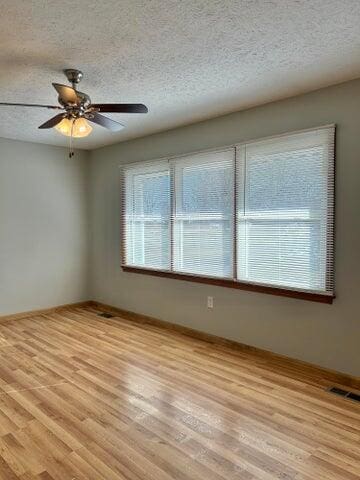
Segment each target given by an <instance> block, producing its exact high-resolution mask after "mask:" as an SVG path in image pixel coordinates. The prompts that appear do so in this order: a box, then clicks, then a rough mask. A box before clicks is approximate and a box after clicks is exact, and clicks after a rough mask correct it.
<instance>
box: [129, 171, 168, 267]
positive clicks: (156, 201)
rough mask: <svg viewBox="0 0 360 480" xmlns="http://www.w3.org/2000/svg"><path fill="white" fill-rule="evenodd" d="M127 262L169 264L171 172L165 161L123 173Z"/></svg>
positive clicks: (152, 264)
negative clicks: (161, 163) (163, 163)
mask: <svg viewBox="0 0 360 480" xmlns="http://www.w3.org/2000/svg"><path fill="white" fill-rule="evenodd" d="M125 189H126V190H125V191H126V202H125V204H126V222H125V228H126V245H125V252H126V255H125V261H126V264H127V265H136V266H143V267H150V268H157V269H169V267H170V176H169V169H168V166H167V165H152V166H149V165H146V166H143V167H142V168H141V167H140V166H139V167H138V168H137V169H136V168H129V170H128V171H127V172H126V173H125Z"/></svg>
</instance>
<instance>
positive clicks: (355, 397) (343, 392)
mask: <svg viewBox="0 0 360 480" xmlns="http://www.w3.org/2000/svg"><path fill="white" fill-rule="evenodd" d="M327 390H328V392H330V393H334V394H335V395H339V396H340V397H344V398H350V400H353V401H355V402H360V395H359V394H358V393H355V392H350V391H349V390H344V389H342V388H339V387H330V388H328V389H327Z"/></svg>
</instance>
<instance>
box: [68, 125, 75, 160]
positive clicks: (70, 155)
mask: <svg viewBox="0 0 360 480" xmlns="http://www.w3.org/2000/svg"><path fill="white" fill-rule="evenodd" d="M74 123H75V120H73V121H72V123H71V132H70V151H69V158H72V157H73V156H74V151H73V146H72V144H73V131H74Z"/></svg>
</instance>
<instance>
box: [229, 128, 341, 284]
mask: <svg viewBox="0 0 360 480" xmlns="http://www.w3.org/2000/svg"><path fill="white" fill-rule="evenodd" d="M333 138H334V128H327V129H319V130H315V131H309V132H304V133H297V134H293V135H286V136H281V137H278V138H273V139H269V140H265V141H260V142H255V143H251V144H249V145H245V146H243V147H241V148H239V149H238V165H239V168H238V174H237V186H238V202H237V205H238V209H237V252H238V262H237V276H238V280H241V281H248V282H256V283H261V284H266V285H273V286H281V287H290V288H295V289H300V290H312V291H318V292H324V293H332V290H333V275H332V271H333V268H332V257H333V255H332V249H333V245H332V242H333V226H332V225H333V183H334V182H333V179H334V171H333V156H334V149H333Z"/></svg>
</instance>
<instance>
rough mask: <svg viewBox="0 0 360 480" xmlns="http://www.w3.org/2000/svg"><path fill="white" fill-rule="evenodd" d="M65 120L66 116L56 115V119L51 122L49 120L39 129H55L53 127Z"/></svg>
mask: <svg viewBox="0 0 360 480" xmlns="http://www.w3.org/2000/svg"><path fill="white" fill-rule="evenodd" d="M63 118H64V114H63V113H59V114H58V115H55V117H52V118H50V120H48V121H47V122H45V123H43V124H42V125H40V127H39V128H41V129H43V128H53V127H55V125H57V124H58V123H60V122H61V120H62V119H63Z"/></svg>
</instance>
